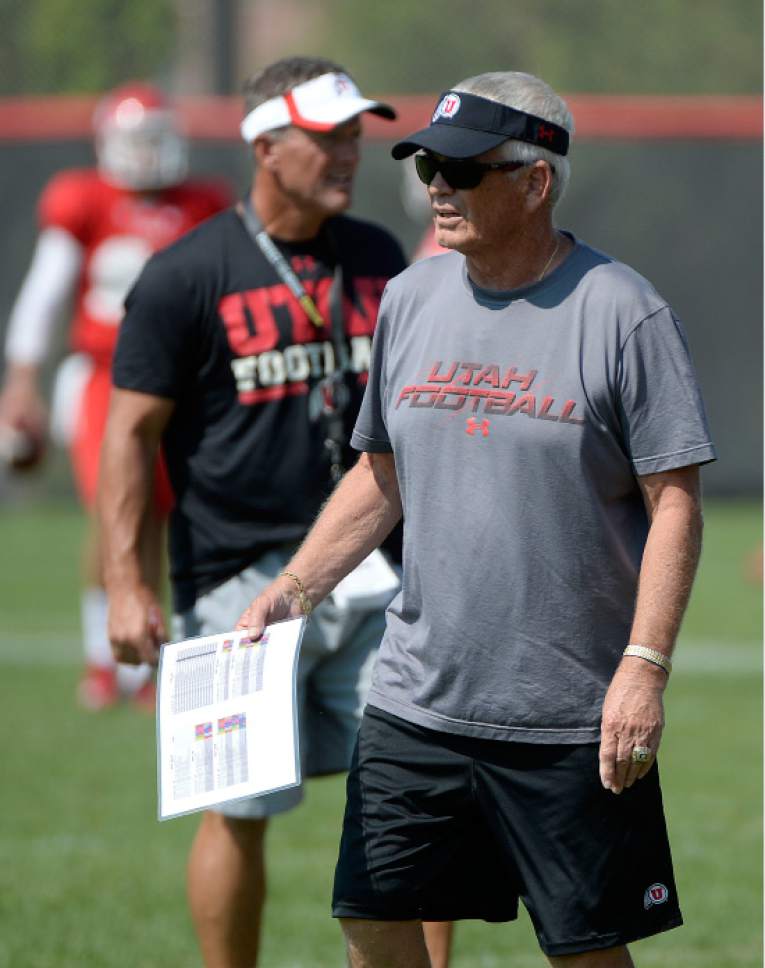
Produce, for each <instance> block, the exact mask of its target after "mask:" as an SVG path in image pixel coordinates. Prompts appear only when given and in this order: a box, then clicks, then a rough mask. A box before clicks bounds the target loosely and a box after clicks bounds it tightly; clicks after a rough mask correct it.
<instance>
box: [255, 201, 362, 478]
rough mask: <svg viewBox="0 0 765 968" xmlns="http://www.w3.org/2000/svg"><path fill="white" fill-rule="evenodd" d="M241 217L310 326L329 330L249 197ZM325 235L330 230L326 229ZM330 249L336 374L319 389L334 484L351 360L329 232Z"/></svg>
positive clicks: (342, 439)
mask: <svg viewBox="0 0 765 968" xmlns="http://www.w3.org/2000/svg"><path fill="white" fill-rule="evenodd" d="M236 210H237V213H238V214H239V217H240V218H241V219H242V222H243V224H244V227H245V229H246V230H247V233H248V235H249V236H250V238H251V239H252V240H253V242H254V243H255V244H256V245H257V247H258V248H259V249H260V251H261V253H262V254H263V257H264V258H265V260H266V261H267V262H268V264H269V265H270V266H271V268H272V269H273V270H274V272H275V273H276V274H277V276H279V278H280V279H281V281H282V282H283V283H285V285H286V286H287V288H288V289H289V290H290V292H291V293H292V295H293V296H294V297H295V298H296V299H297V301H298V302H299V303H300V305H301V306H302V307H303V310H304V311H305V313H306V315H307V316H308V318H309V319H310V320H311V322H312V323H313V324H314V325H315V326H317V327H320V328H325V327H326V321H325V319H324V317H323V316H322V315H321V313H320V312H319V309H318V307H317V305H316V303H315V302H314V300H313V299H312V298H311V296H310V295H309V294H308V292H307V291H306V288H305V286H304V285H303V283H302V282H301V281H300V279H299V278H298V277H297V275H296V273H295V272H294V270H293V269H292V266H290V264H289V262H287V260H286V259H285V258H284V256H283V255H282V253H281V252H280V251H279V249H278V248H277V247H276V245H275V244H274V241H273V239H272V238H271V237H270V236H269V235H268V233H267V232H266V230H265V229H264V228H263V224H262V223H261V221H260V219H259V218H258V216H257V215H256V214H255V211H254V209H253V207H252V202H251V201H250V199H249V197H248V198H246V199H245V200H244V201H243V202H241V203H240V204H239V205H237V207H236ZM325 232H327V230H326V229H325ZM327 238H328V239H329V243H330V246H331V247H332V249H333V254H334V256H335V271H334V275H333V278H332V286H331V287H330V290H329V315H330V324H331V326H330V333H331V336H332V343H333V346H334V351H335V352H334V370H333V371H332V372H331V373H329V374H327V376H326V377H325V379H324V380H323V381H322V383H321V385H320V386H319V388H318V391H319V393H320V395H321V397H320V399H321V410H320V413H319V416H320V417H321V418H322V421H323V423H324V431H325V434H326V440H325V441H324V446H325V448H326V449H327V451H328V453H329V457H330V462H331V468H332V469H331V473H332V479H333V481H335V482H337V481H338V480H339V479H340V478H341V477H342V475H343V462H342V453H343V446H344V445H345V443H346V439H345V437H346V435H345V430H344V426H343V419H342V415H343V411H344V410H345V407H346V404H347V388H346V387H345V383H344V379H343V371H344V365H343V364H344V361H346V360H347V358H348V352H347V350H346V347H345V339H344V337H345V324H344V319H343V267H342V264H341V261H340V257H339V253H338V251H337V247H336V246H335V245H334V240H333V239H332V236H331V234H330V233H329V232H327Z"/></svg>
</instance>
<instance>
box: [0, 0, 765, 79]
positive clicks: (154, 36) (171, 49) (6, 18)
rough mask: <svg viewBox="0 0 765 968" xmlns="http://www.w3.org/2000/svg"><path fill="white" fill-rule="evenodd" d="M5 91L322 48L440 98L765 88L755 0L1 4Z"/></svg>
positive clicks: (215, 74)
mask: <svg viewBox="0 0 765 968" xmlns="http://www.w3.org/2000/svg"><path fill="white" fill-rule="evenodd" d="M2 9H3V18H2V22H3V30H2V33H0V94H12V93H38V92H39V93H52V92H60V93H77V92H83V93H85V92H96V91H101V90H103V89H105V88H108V87H110V86H112V85H114V84H116V83H119V82H121V81H124V80H126V79H127V78H131V77H150V78H153V79H155V80H159V81H162V82H163V83H164V84H166V85H167V86H168V87H171V88H175V89H176V90H179V91H183V92H185V93H210V92H217V93H234V92H236V91H237V90H238V89H239V87H240V85H241V82H242V80H243V79H244V78H245V77H246V76H247V75H248V74H249V73H251V72H252V71H253V70H255V69H257V68H258V67H260V66H263V65H264V64H266V63H268V62H269V61H271V60H274V59H275V58H277V57H279V56H283V55H286V54H296V53H321V54H324V55H326V56H329V57H333V58H335V59H337V60H339V61H341V62H342V63H344V64H347V65H348V67H349V69H350V70H351V71H352V72H353V73H354V75H355V76H356V77H357V79H358V81H359V82H360V84H361V85H362V86H364V87H366V88H368V89H370V90H375V91H378V92H383V91H385V92H390V93H403V92H412V93H433V92H437V91H439V90H441V89H443V88H444V87H446V86H448V85H449V84H450V83H453V82H454V81H456V80H457V79H461V78H463V77H467V76H469V75H471V74H477V73H480V72H482V71H486V70H508V69H513V70H526V71H531V72H532V73H535V74H540V75H541V76H542V77H544V78H545V79H546V80H548V81H549V82H550V83H551V84H552V85H553V87H557V88H559V89H560V90H563V91H567V92H581V93H584V92H601V93H610V94H654V93H656V94H672V93H675V94H745V93H753V92H759V91H761V89H762V54H761V44H760V39H761V37H762V4H761V2H760V0H731V2H729V3H721V2H720V0H640V2H637V3H636V2H627V0H535V2H534V3H533V4H532V3H528V2H519V0H480V2H475V0H439V2H438V3H434V2H429V3H420V4H416V3H414V4H413V3H411V2H410V0H386V2H385V3H364V2H361V3H360V2H359V0H2Z"/></svg>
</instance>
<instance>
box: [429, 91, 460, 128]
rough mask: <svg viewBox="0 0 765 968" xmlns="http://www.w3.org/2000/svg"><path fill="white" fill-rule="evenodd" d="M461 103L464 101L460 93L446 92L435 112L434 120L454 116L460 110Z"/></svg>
mask: <svg viewBox="0 0 765 968" xmlns="http://www.w3.org/2000/svg"><path fill="white" fill-rule="evenodd" d="M460 104H462V101H461V100H460V96H459V94H445V95H444V96H443V97H442V98H441V100H440V102H439V104H438V107H437V108H436V110H435V111H434V112H433V121H436V120H437V119H438V118H453V117H454V115H455V114H456V113H457V112H458V111H459V109H460ZM431 123H432V122H431Z"/></svg>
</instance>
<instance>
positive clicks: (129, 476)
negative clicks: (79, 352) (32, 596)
mask: <svg viewBox="0 0 765 968" xmlns="http://www.w3.org/2000/svg"><path fill="white" fill-rule="evenodd" d="M173 406H174V404H173V401H172V400H167V399H165V398H164V397H155V396H152V395H150V394H145V393H134V392H133V391H130V390H120V389H117V388H115V389H114V390H113V391H112V398H111V404H110V407H109V418H108V421H107V425H106V434H105V437H104V442H103V445H102V449H101V469H100V479H99V493H98V514H99V525H100V528H101V535H102V543H103V554H104V580H105V583H106V590H107V593H108V596H109V638H110V640H111V643H112V649H113V651H114V654H115V657H116V658H117V659H118V660H119V661H120V662H130V663H137V662H152V663H156V661H157V650H158V645H159V643H160V642H161V641H162V640H163V639H165V638H166V637H167V636H166V630H165V627H164V621H163V619H162V611H161V608H160V605H159V602H158V601H157V600H156V597H155V595H154V592H153V591H152V590H151V588H150V587H149V585H148V583H147V581H146V577H145V576H144V574H143V569H142V565H141V560H142V557H141V532H142V525H143V522H144V519H145V516H146V511H147V508H148V505H149V501H150V499H151V489H152V482H153V476H154V461H155V459H156V455H157V451H158V448H159V443H160V440H161V437H162V432H163V430H164V428H165V426H166V424H167V422H168V420H169V419H170V415H171V414H172V411H173Z"/></svg>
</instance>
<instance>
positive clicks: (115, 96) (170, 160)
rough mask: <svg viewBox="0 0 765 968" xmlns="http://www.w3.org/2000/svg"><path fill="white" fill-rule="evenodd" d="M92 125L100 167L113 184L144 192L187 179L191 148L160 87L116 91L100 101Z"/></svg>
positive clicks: (135, 86) (126, 87)
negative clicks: (159, 89) (158, 88)
mask: <svg viewBox="0 0 765 968" xmlns="http://www.w3.org/2000/svg"><path fill="white" fill-rule="evenodd" d="M93 127H94V129H95V140H96V157H97V158H98V168H99V171H100V172H101V174H102V175H103V176H104V178H105V179H106V180H107V181H109V182H111V183H112V184H115V185H118V186H120V187H121V188H129V189H132V190H134V191H146V190H151V189H157V188H167V187H168V186H170V185H177V184H178V183H179V182H182V181H183V179H184V178H185V177H186V172H187V170H188V144H187V142H186V139H185V138H184V137H183V135H182V133H181V131H180V130H179V127H178V123H177V119H176V116H175V113H174V111H173V109H172V108H171V106H170V104H169V103H168V101H167V99H166V98H165V97H164V95H163V94H162V93H161V92H160V91H158V90H157V89H156V88H154V87H151V86H150V85H148V84H126V85H124V86H123V87H118V88H116V90H114V91H112V92H111V93H110V94H107V95H106V96H105V97H104V98H103V99H102V100H101V101H100V102H99V104H98V106H97V108H96V111H95V114H94V115H93Z"/></svg>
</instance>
